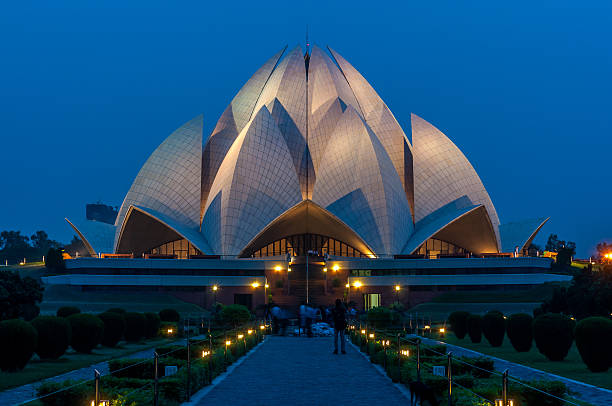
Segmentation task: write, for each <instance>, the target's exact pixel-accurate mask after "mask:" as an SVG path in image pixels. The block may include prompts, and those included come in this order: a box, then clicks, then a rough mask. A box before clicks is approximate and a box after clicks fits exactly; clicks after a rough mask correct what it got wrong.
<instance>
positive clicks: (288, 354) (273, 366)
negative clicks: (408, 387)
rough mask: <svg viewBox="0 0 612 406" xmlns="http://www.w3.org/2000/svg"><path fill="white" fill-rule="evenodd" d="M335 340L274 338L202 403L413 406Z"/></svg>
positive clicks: (251, 405) (269, 339)
mask: <svg viewBox="0 0 612 406" xmlns="http://www.w3.org/2000/svg"><path fill="white" fill-rule="evenodd" d="M332 346H333V344H332V339H331V338H323V337H321V338H306V337H269V338H268V339H267V340H266V341H265V342H264V343H263V344H261V346H260V347H259V348H258V349H257V350H256V351H254V352H253V353H252V354H251V355H250V356H249V357H248V358H246V360H245V361H244V362H243V363H242V364H240V365H239V366H238V367H236V369H235V370H234V371H232V372H231V373H230V374H229V375H228V376H227V377H226V378H225V379H224V380H223V381H221V382H220V383H219V384H218V385H217V386H215V387H214V388H213V389H212V390H210V392H208V393H207V394H206V395H205V396H204V398H203V399H201V400H200V401H199V403H197V404H198V405H201V406H204V405H206V406H215V405H219V406H221V405H228V404H231V405H245V406H246V405H248V406H264V405H265V406H275V405H292V406H299V405H308V406H311V405H326V404H336V405H341V404H350V405H351V406H361V405H363V406H371V405H406V404H407V403H408V400H406V398H405V397H404V395H403V394H402V393H401V392H400V391H399V389H397V388H396V387H395V385H394V384H393V383H392V382H391V381H390V380H389V379H388V378H387V377H384V376H382V374H381V373H379V372H378V371H377V370H376V369H375V368H374V367H373V366H372V364H371V363H370V362H369V361H368V360H366V359H365V358H364V357H363V356H362V355H361V354H359V353H358V352H357V351H356V350H355V349H353V348H352V347H351V346H350V345H348V344H347V347H346V350H347V354H346V355H333V354H332Z"/></svg>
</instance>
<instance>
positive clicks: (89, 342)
mask: <svg viewBox="0 0 612 406" xmlns="http://www.w3.org/2000/svg"><path fill="white" fill-rule="evenodd" d="M68 321H69V322H70V327H71V328H72V340H71V341H70V345H71V346H72V348H73V349H74V350H75V351H77V352H82V353H85V354H88V353H90V352H91V350H93V349H94V348H96V347H97V346H98V344H100V342H101V341H102V337H103V336H104V323H103V322H102V320H100V318H99V317H97V316H94V315H92V314H86V313H79V314H73V315H72V316H69V317H68Z"/></svg>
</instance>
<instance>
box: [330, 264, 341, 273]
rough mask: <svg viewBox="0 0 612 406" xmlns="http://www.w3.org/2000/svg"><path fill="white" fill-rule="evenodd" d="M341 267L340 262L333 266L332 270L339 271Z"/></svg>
mask: <svg viewBox="0 0 612 406" xmlns="http://www.w3.org/2000/svg"><path fill="white" fill-rule="evenodd" d="M339 269H340V266H339V265H338V264H336V265H334V266H332V270H333V271H334V272H338V270H339Z"/></svg>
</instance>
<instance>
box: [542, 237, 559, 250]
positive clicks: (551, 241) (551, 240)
mask: <svg viewBox="0 0 612 406" xmlns="http://www.w3.org/2000/svg"><path fill="white" fill-rule="evenodd" d="M559 243H560V241H559V238H558V237H557V234H551V235H549V236H548V240H547V241H546V246H545V247H544V249H545V250H546V251H550V252H557V251H558V250H559V247H560V246H561V245H560V244H559Z"/></svg>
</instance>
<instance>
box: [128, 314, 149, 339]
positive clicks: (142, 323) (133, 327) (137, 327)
mask: <svg viewBox="0 0 612 406" xmlns="http://www.w3.org/2000/svg"><path fill="white" fill-rule="evenodd" d="M146 328H147V319H146V317H145V316H144V314H142V313H133V312H128V313H126V314H125V340H126V341H131V342H135V341H140V339H141V338H143V337H144V336H145V331H146Z"/></svg>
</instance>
